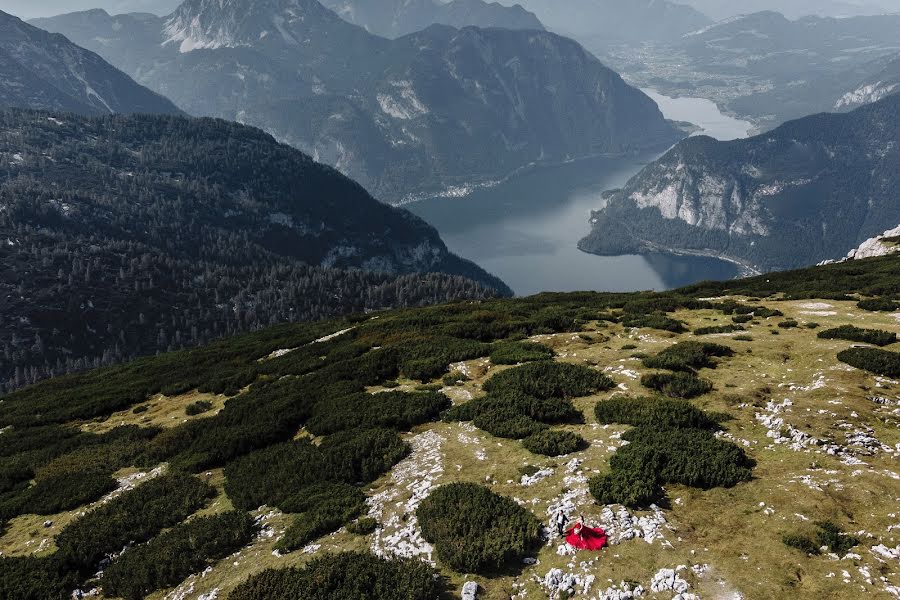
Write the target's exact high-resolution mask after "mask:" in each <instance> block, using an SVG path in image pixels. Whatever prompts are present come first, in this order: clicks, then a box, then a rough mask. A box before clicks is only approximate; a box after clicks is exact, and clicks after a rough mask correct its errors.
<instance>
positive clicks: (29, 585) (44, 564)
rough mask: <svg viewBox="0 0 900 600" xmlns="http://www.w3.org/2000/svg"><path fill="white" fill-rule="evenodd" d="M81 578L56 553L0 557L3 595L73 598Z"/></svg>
mask: <svg viewBox="0 0 900 600" xmlns="http://www.w3.org/2000/svg"><path fill="white" fill-rule="evenodd" d="M77 586H78V578H77V577H75V575H74V574H73V573H67V572H66V570H65V568H64V566H63V564H62V563H61V561H60V560H59V558H58V557H56V556H51V557H48V558H36V557H33V556H27V557H25V556H22V557H19V556H0V598H9V599H10V600H13V599H15V600H70V599H71V598H72V590H73V589H75V588H76V587H77Z"/></svg>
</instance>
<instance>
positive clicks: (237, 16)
mask: <svg viewBox="0 0 900 600" xmlns="http://www.w3.org/2000/svg"><path fill="white" fill-rule="evenodd" d="M335 21H340V18H339V17H338V16H337V15H335V14H334V13H332V12H331V11H329V10H328V9H327V8H325V7H324V6H322V5H321V4H319V3H318V2H317V1H316V0H188V1H187V2H185V3H184V4H182V5H181V6H180V7H179V8H178V10H176V11H175V12H174V13H172V15H171V16H170V17H169V18H168V19H167V20H166V23H165V30H164V31H165V36H166V41H165V42H164V44H177V45H178V47H179V50H180V51H181V52H182V53H187V52H191V51H193V50H202V49H217V48H236V47H240V46H252V45H254V44H257V43H259V42H265V41H268V40H270V39H275V40H280V41H281V42H283V43H285V44H288V45H291V46H299V45H301V44H303V43H304V36H303V34H304V32H305V31H306V30H309V28H311V27H319V26H320V24H321V23H322V22H326V23H328V22H331V23H334V22H335Z"/></svg>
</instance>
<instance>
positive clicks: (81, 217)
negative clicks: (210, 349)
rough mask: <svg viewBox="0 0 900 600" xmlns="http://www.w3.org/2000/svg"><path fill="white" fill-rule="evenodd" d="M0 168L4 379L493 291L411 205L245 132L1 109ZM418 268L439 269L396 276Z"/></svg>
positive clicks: (495, 284)
mask: <svg viewBox="0 0 900 600" xmlns="http://www.w3.org/2000/svg"><path fill="white" fill-rule="evenodd" d="M0 165H2V169H0V240H2V245H0V298H2V300H0V315H2V316H0V331H2V336H0V337H2V339H3V341H2V343H0V346H2V347H0V351H2V353H3V356H4V360H3V361H2V368H0V382H2V384H3V385H4V386H5V385H10V386H15V385H16V384H23V383H27V382H29V381H33V380H35V379H36V378H39V377H43V376H46V375H48V374H51V373H55V374H58V373H63V372H67V371H69V370H74V369H78V368H84V367H85V366H90V365H98V364H110V363H112V362H117V361H120V360H122V359H123V358H129V357H134V356H139V355H142V354H148V353H153V352H157V351H165V350H167V349H171V348H180V347H184V346H189V345H195V344H197V343H200V342H204V341H208V340H210V339H213V338H215V337H219V336H221V335H224V334H226V333H229V332H235V331H246V330H250V329H255V328H258V327H260V326H264V325H269V324H272V323H277V322H284V321H296V320H308V319H311V318H321V317H323V316H327V315H336V314H346V313H348V312H351V311H363V310H367V309H375V308H381V307H385V306H397V305H419V304H423V303H429V302H435V301H442V300H448V299H453V298H459V297H474V298H481V297H485V296H492V295H495V294H497V293H509V292H508V289H507V288H506V286H505V285H504V284H503V283H502V282H500V281H498V280H497V279H496V278H493V277H491V276H489V275H488V274H486V273H485V272H484V271H482V270H481V269H479V268H478V267H477V266H475V265H474V264H472V263H469V262H467V261H464V260H462V259H459V258H457V257H456V256H454V255H452V254H450V253H449V252H448V251H447V248H446V246H445V245H444V244H443V242H442V241H441V239H440V238H439V236H438V234H437V232H436V231H435V230H434V229H433V228H431V227H430V226H429V225H427V224H426V223H424V222H423V221H421V220H420V219H419V218H418V217H415V216H413V215H412V214H410V213H408V212H406V211H404V210H400V209H395V208H391V207H388V206H386V205H384V204H382V203H380V202H378V201H376V200H374V199H373V198H372V197H371V196H369V195H368V193H366V191H365V190H363V188H361V187H360V186H359V185H358V184H356V183H354V182H352V181H350V180H348V179H346V178H345V177H344V176H342V175H340V174H339V173H337V172H336V171H334V170H333V169H331V168H329V167H325V166H323V165H320V164H317V163H315V162H313V161H312V160H311V159H310V158H309V157H307V156H305V155H303V154H302V153H300V152H298V151H297V150H294V149H291V148H288V147H286V146H282V145H279V144H277V143H276V142H275V141H274V140H273V139H272V138H271V137H269V136H268V135H266V134H264V133H262V132H260V131H258V130H255V129H251V128H249V127H244V126H240V125H234V124H228V123H225V122H221V121H212V120H187V119H183V118H171V117H149V116H148V117H128V118H125V117H116V118H105V119H101V120H87V119H82V118H76V117H74V116H69V115H59V114H55V115H54V114H50V113H43V112H19V111H13V112H3V113H0ZM348 269H349V270H348ZM359 269H361V270H362V271H358V270H359ZM432 272H436V273H444V274H446V275H441V276H429V277H423V276H418V275H417V276H406V275H411V274H422V273H432ZM473 279H474V280H477V281H479V282H480V283H478V284H476V283H475V282H474V281H472V280H473ZM488 288H492V289H488ZM7 382H9V383H8V384H7Z"/></svg>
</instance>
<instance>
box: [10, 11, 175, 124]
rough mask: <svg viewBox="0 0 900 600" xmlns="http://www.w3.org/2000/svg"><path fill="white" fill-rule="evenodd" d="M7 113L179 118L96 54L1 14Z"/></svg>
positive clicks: (169, 105) (170, 106)
mask: <svg viewBox="0 0 900 600" xmlns="http://www.w3.org/2000/svg"><path fill="white" fill-rule="evenodd" d="M96 14H97V15H98V16H102V15H100V13H96ZM105 14H106V13H103V15H105ZM105 18H108V15H106V17H105ZM4 107H19V108H37V109H50V110H65V111H69V112H77V113H80V114H90V115H97V114H110V113H136V112H141V113H168V114H174V113H178V112H179V111H178V109H177V108H176V107H175V105H173V104H172V103H171V102H169V101H168V100H166V99H165V98H163V97H162V96H159V95H158V94H155V93H153V92H151V91H150V90H148V89H146V88H144V87H141V86H140V85H138V84H137V83H135V82H134V80H132V79H131V78H130V77H128V76H127V75H126V74H125V73H123V72H121V71H119V70H118V69H116V68H115V67H113V66H112V65H110V64H109V63H107V62H106V61H104V60H103V59H102V58H100V56H98V55H97V54H94V53H93V52H91V51H89V50H85V49H84V48H80V47H79V46H76V45H75V44H73V43H72V42H70V41H69V40H68V39H67V38H66V37H64V36H62V35H60V34H55V33H49V32H47V31H44V30H42V29H38V28H37V27H34V26H32V25H29V24H28V23H25V22H24V21H22V20H21V19H19V18H18V17H14V16H12V15H9V14H7V13H5V12H2V11H0V108H4Z"/></svg>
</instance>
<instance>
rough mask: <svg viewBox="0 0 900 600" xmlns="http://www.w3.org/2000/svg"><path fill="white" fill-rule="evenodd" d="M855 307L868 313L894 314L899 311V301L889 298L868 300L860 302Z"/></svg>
mask: <svg viewBox="0 0 900 600" xmlns="http://www.w3.org/2000/svg"><path fill="white" fill-rule="evenodd" d="M856 306H857V307H859V308H861V309H862V310H868V311H869V312H894V311H895V310H900V301H898V300H891V299H890V298H869V299H867V300H860V301H859V302H858V303H857V304H856Z"/></svg>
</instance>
